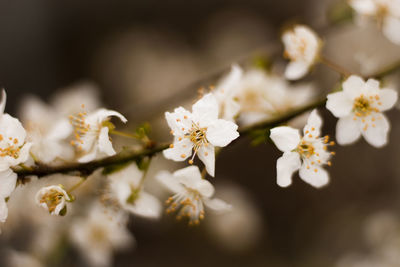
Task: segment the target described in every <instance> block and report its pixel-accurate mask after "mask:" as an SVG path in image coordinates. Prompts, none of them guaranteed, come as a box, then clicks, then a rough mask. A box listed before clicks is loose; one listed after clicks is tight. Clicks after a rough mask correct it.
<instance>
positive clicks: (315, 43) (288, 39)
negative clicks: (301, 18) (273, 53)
mask: <svg viewBox="0 0 400 267" xmlns="http://www.w3.org/2000/svg"><path fill="white" fill-rule="evenodd" d="M282 42H283V44H284V46H285V53H284V56H285V57H287V58H289V59H290V62H289V64H288V65H287V67H286V70H285V77H286V78H287V79H289V80H297V79H300V78H302V77H303V76H304V75H306V74H307V72H308V71H309V69H310V67H311V66H312V65H313V64H314V63H315V61H316V59H317V58H318V55H319V52H320V48H321V41H320V39H319V37H318V35H317V34H316V33H315V32H314V31H313V30H311V29H310V28H309V27H307V26H304V25H296V26H294V27H293V28H292V29H289V30H287V31H285V32H284V33H283V35H282Z"/></svg>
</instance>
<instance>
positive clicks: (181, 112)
mask: <svg viewBox="0 0 400 267" xmlns="http://www.w3.org/2000/svg"><path fill="white" fill-rule="evenodd" d="M165 119H166V120H167V123H168V126H169V128H170V129H171V130H172V131H173V134H174V135H176V136H182V135H184V133H185V132H187V130H188V129H190V128H191V127H192V113H190V112H189V111H187V110H186V109H184V108H183V107H179V108H176V109H175V110H174V112H173V113H170V112H165ZM182 129H184V130H182Z"/></svg>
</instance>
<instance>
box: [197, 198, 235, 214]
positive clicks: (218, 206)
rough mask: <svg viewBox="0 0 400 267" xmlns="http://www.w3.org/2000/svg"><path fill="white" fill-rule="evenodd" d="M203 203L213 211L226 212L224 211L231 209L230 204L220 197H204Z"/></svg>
mask: <svg viewBox="0 0 400 267" xmlns="http://www.w3.org/2000/svg"><path fill="white" fill-rule="evenodd" d="M204 204H205V205H206V206H207V207H208V208H210V209H212V210H213V211H217V212H226V211H231V210H232V205H230V204H228V203H226V202H225V201H223V200H222V199H219V198H213V199H208V198H206V199H204Z"/></svg>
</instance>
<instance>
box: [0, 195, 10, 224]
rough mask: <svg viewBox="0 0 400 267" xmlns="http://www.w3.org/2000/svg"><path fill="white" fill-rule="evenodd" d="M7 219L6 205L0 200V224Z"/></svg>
mask: <svg viewBox="0 0 400 267" xmlns="http://www.w3.org/2000/svg"><path fill="white" fill-rule="evenodd" d="M7 217H8V208H7V203H6V201H5V200H4V199H3V198H0V222H2V223H4V222H5V221H6V219H7Z"/></svg>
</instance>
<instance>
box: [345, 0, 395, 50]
mask: <svg viewBox="0 0 400 267" xmlns="http://www.w3.org/2000/svg"><path fill="white" fill-rule="evenodd" d="M349 4H350V6H351V7H352V8H353V9H354V10H355V11H356V12H357V13H358V14H359V15H361V16H365V17H374V18H375V19H376V20H377V22H378V24H379V26H380V27H382V32H383V33H384V35H385V36H386V37H387V38H388V39H389V40H390V41H392V42H393V43H395V44H398V45H400V0H349Z"/></svg>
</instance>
